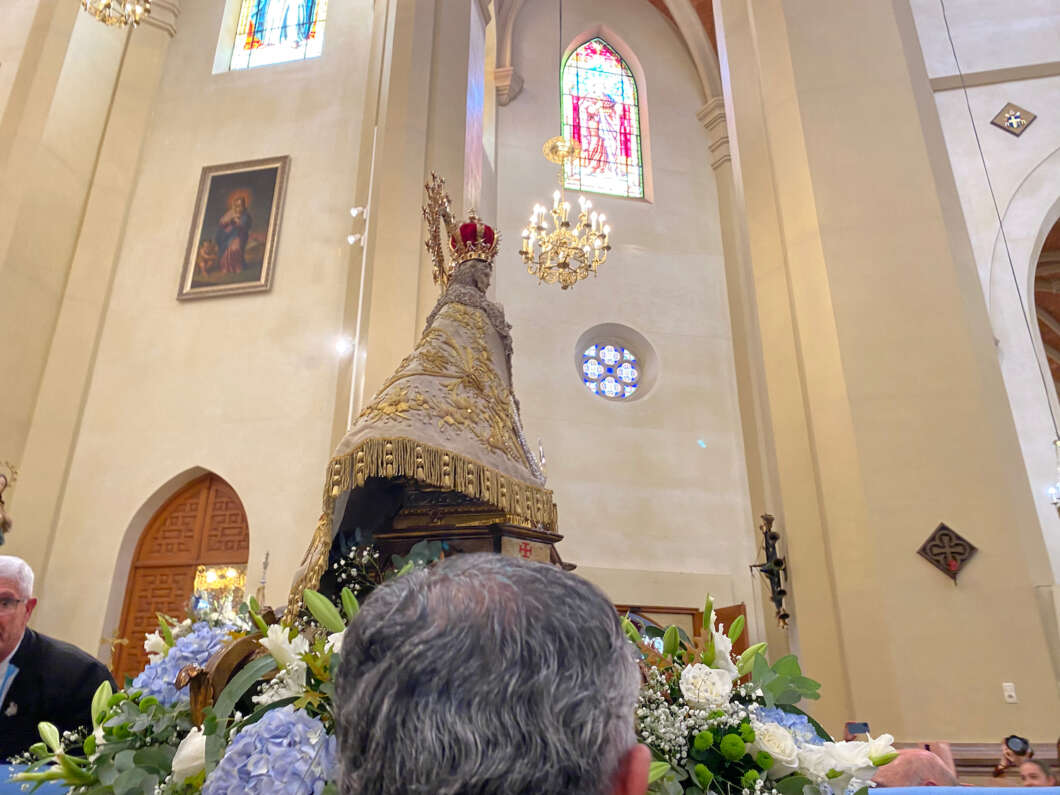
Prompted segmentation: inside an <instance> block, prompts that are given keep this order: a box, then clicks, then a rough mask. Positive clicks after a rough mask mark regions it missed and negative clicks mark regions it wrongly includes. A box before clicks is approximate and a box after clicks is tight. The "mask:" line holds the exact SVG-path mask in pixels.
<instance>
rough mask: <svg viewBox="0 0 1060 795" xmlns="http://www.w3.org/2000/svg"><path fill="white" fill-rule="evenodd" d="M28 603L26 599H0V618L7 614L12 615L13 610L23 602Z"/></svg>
mask: <svg viewBox="0 0 1060 795" xmlns="http://www.w3.org/2000/svg"><path fill="white" fill-rule="evenodd" d="M26 601H29V600H27V599H0V616H6V615H8V614H9V613H14V612H15V608H16V607H18V606H19V605H20V604H22V603H23V602H26Z"/></svg>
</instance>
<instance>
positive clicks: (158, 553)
mask: <svg viewBox="0 0 1060 795" xmlns="http://www.w3.org/2000/svg"><path fill="white" fill-rule="evenodd" d="M249 553H250V532H249V529H248V527H247V515H246V512H245V511H244V510H243V503H242V501H241V500H240V499H239V496H238V495H237V494H236V492H235V489H233V488H232V487H231V486H230V485H228V483H226V482H225V481H224V480H223V479H222V478H219V477H218V476H217V475H213V474H208V475H203V476H202V477H200V478H197V479H196V480H193V481H192V482H191V483H189V484H188V485H186V486H184V487H183V488H182V489H181V490H180V491H178V492H177V493H176V494H174V495H173V496H172V497H171V498H170V499H169V500H168V501H167V502H166V503H165V505H163V506H162V507H161V508H160V509H159V510H158V512H157V513H156V514H155V515H154V516H153V517H152V518H151V521H149V522H148V523H147V527H146V528H144V531H143V533H142V534H141V535H140V541H139V543H138V544H137V545H136V552H135V553H134V554H133V560H132V565H131V566H130V568H129V579H128V581H127V584H126V586H125V601H124V604H123V606H122V613H121V624H120V625H119V631H118V637H119V638H124V639H127V640H128V643H123V644H118V645H116V646H115V651H114V658H113V660H112V664H111V669H112V670H113V672H114V677H115V679H117V681H118V682H119V683H120V682H123V681H124V679H125V677H126V676H136V674H138V673H139V672H140V671H142V670H143V668H144V666H145V665H147V653H146V652H145V651H144V647H143V646H144V636H145V635H146V634H147V633H150V632H153V631H154V630H155V629H156V628H157V626H158V618H157V615H158V614H159V613H162V614H164V615H168V616H173V617H183V616H184V614H185V612H186V609H187V605H188V602H189V600H190V599H191V597H192V593H193V592H194V590H195V574H196V571H198V569H199V568H200V567H210V568H214V567H235V568H237V569H239V570H241V571H244V572H245V569H246V564H247V558H248V556H249Z"/></svg>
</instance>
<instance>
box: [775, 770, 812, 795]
mask: <svg viewBox="0 0 1060 795" xmlns="http://www.w3.org/2000/svg"><path fill="white" fill-rule="evenodd" d="M810 783H811V782H810V780H809V779H808V778H806V776H800V775H798V774H793V775H790V776H785V777H784V778H782V779H780V780H779V781H776V782H774V783H773V786H774V787H776V790H777V792H779V793H780V795H802V788H803V787H805V786H806V785H808V784H810Z"/></svg>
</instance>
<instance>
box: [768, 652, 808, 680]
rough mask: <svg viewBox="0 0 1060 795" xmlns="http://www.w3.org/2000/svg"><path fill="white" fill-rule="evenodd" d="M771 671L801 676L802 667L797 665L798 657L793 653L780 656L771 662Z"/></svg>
mask: <svg viewBox="0 0 1060 795" xmlns="http://www.w3.org/2000/svg"><path fill="white" fill-rule="evenodd" d="M773 672H774V673H775V674H777V675H778V676H790V677H796V676H802V668H800V667H799V658H798V657H796V656H795V655H794V654H788V655H786V656H784V657H781V658H780V659H779V660H777V661H776V662H775V663H773Z"/></svg>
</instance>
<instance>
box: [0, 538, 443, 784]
mask: <svg viewBox="0 0 1060 795" xmlns="http://www.w3.org/2000/svg"><path fill="white" fill-rule="evenodd" d="M442 551H443V550H442V546H441V545H440V544H439V543H438V542H431V543H421V544H417V545H416V546H414V547H413V548H412V550H411V551H410V553H409V555H408V556H406V557H400V556H393V557H392V559H391V564H392V565H390V566H387V565H385V564H383V563H382V562H381V560H380V556H379V553H378V552H377V551H375V549H374V548H371V547H357V548H354V549H353V550H351V551H350V553H349V554H348V555H347V556H344V557H343V559H342V560H340V561H339V562H338V563H337V564H336V566H335V567H334V572H333V573H334V574H336V575H337V579H339V581H340V582H346V583H349V585H351V586H353V587H354V588H356V590H357V591H358V593H359V594H360V595H362V596H363V595H365V594H367V593H369V592H371V590H373V589H374V588H375V587H376V586H377V585H379V584H380V583H382V582H384V581H385V580H386V579H389V578H390V577H395V576H400V575H402V574H404V573H406V572H407V571H409V570H410V569H412V568H413V567H415V566H424V565H428V564H429V563H430V562H431V561H433V560H435V559H437V558H438V557H439V555H440V554H441V553H442ZM303 601H304V604H305V607H306V610H305V611H304V612H303V613H302V614H301V615H298V616H292V617H290V620H289V622H288V623H271V624H270V623H269V622H268V621H267V620H266V616H267V615H268V611H263V610H262V609H261V607H260V605H259V604H258V603H257V601H256V600H255V599H253V598H251V600H250V601H249V602H248V603H245V604H242V605H240V606H239V607H238V608H233V607H232V606H231V605H229V604H227V603H225V604H206V605H203V606H200V607H195V606H194V605H193V606H192V607H191V608H189V614H190V617H189V618H187V619H184V620H183V621H177V620H175V619H172V618H169V617H167V616H162V615H159V617H158V622H159V627H158V631H157V632H153V633H151V634H149V635H148V636H147V637H146V639H145V640H144V649H145V650H146V651H147V653H148V660H149V662H148V665H147V667H146V668H145V669H144V670H143V671H142V672H141V673H140V674H139V675H138V676H137V677H136V678H135V679H133V680H131V681H129V682H127V686H126V687H125V688H124V689H122V690H119V691H118V692H117V693H115V692H113V691H112V689H111V687H110V684H109V683H104V684H103V685H101V686H100V688H99V690H97V692H96V694H95V697H94V699H93V701H92V707H91V712H92V727H91V731H89V730H87V729H86V730H85V731H83V732H81V733H80V734H77V733H67V734H66V735H63V736H60V734H59V732H58V730H57V729H56V728H55V727H54V726H52V725H50V724H47V723H42V724H41V726H40V734H41V740H42V742H40V743H37V744H36V745H34V746H33V747H32V748H31V749H30V750H29V752H28V754H26V755H25V756H24V757H23V758H22V759H20V760H17V761H19V762H21V763H22V764H24V765H26V769H25V770H24V771H23V772H21V773H18V774H17V775H16V776H15V777H14V778H15V780H20V781H23V782H26V783H27V784H31V785H40V784H43V783H44V782H48V781H58V782H60V783H62V784H63V785H65V786H67V787H68V788H69V789H70V791H71V792H74V793H78V795H133V793H136V794H137V795H139V793H143V792H147V793H155V795H193V793H203V795H229V793H232V794H233V795H234V794H235V793H240V795H244V794H247V795H255V794H256V793H261V794H262V795H265V793H272V792H275V791H279V792H283V793H285V795H334V793H335V792H336V788H335V785H334V784H333V783H331V779H332V777H333V774H334V772H335V769H336V753H337V752H336V748H335V738H334V719H333V717H332V701H333V698H334V692H335V691H334V686H333V684H332V678H331V677H332V671H333V670H334V668H335V666H336V665H337V664H338V654H339V652H340V651H341V648H342V633H343V632H344V631H345V629H346V627H347V625H348V623H349V622H350V621H352V620H353V618H354V617H355V616H356V615H357V612H358V611H359V610H360V605H359V602H358V600H357V596H356V595H355V594H354V592H353V590H351V588H350V587H343V588H342V591H341V592H340V594H339V596H338V597H337V598H336V600H335V601H334V602H333V601H332V600H330V599H328V598H327V597H325V596H323V595H322V594H320V593H318V592H316V591H312V590H307V591H305V592H304V594H303ZM243 639H250V641H252V645H253V650H252V652H251V653H250V654H249V655H248V656H249V661H248V662H246V663H245V664H244V665H243V667H242V668H241V669H238V670H237V671H236V672H235V675H234V676H232V677H231V678H230V679H229V681H228V682H227V684H226V685H225V686H224V689H223V690H222V692H221V693H220V694H219V695H218V696H217V698H216V700H215V701H214V703H213V704H212V705H210V706H207V707H205V708H204V709H200V710H197V709H196V707H195V704H194V700H193V697H192V693H191V688H190V687H189V686H188V684H189V682H190V681H191V680H192V679H193V678H194V677H195V676H196V675H199V674H202V673H203V672H204V669H206V668H207V665H208V663H209V662H210V660H211V658H214V657H215V655H217V654H218V653H219V652H222V651H224V650H225V649H226V648H228V647H230V646H232V645H233V644H235V643H237V642H243V643H246V642H247V641H245V640H243ZM199 713H201V714H199Z"/></svg>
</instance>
